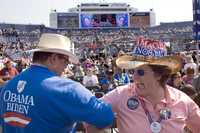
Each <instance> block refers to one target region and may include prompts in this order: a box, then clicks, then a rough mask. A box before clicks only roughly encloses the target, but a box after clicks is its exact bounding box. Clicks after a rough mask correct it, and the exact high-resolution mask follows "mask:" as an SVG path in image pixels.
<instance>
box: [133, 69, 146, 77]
mask: <svg viewBox="0 0 200 133" xmlns="http://www.w3.org/2000/svg"><path fill="white" fill-rule="evenodd" d="M131 73H132V74H134V73H137V75H139V76H144V74H145V72H144V70H143V69H136V70H134V69H133V70H131Z"/></svg>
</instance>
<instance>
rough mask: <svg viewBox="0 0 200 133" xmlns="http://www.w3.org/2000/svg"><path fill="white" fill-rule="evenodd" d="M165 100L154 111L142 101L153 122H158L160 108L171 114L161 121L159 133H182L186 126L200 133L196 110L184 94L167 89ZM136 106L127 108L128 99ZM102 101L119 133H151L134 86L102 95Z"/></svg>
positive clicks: (146, 102)
mask: <svg viewBox="0 0 200 133" xmlns="http://www.w3.org/2000/svg"><path fill="white" fill-rule="evenodd" d="M166 94H167V98H166V100H162V101H161V102H160V103H159V104H157V106H156V107H153V106H152V104H151V103H150V102H149V101H147V100H145V99H144V103H145V105H146V108H147V109H148V111H149V113H150V114H151V116H152V118H153V120H154V121H156V120H158V118H159V116H160V115H159V112H160V110H161V109H163V108H164V107H167V108H169V109H170V110H171V118H170V119H168V120H162V121H161V126H162V129H161V131H160V133H183V129H184V126H185V125H186V123H187V124H188V125H189V126H190V127H191V128H192V130H193V133H200V109H199V107H198V106H197V105H196V104H195V103H194V102H193V100H192V99H190V98H189V97H188V96H187V95H186V94H185V93H183V92H181V91H179V90H177V89H175V88H172V87H170V86H167V89H166ZM131 98H132V99H134V100H135V101H137V102H138V103H139V104H138V105H137V104H132V105H133V106H129V105H130V103H127V102H128V101H130V99H131ZM102 99H103V100H104V101H106V102H108V103H110V104H111V105H112V108H113V111H114V112H116V113H117V127H118V129H119V132H120V133H133V132H137V133H151V130H150V123H149V120H148V118H147V116H146V114H145V112H144V109H143V107H142V105H141V102H140V100H139V99H138V96H137V93H136V91H135V86H134V84H131V85H125V86H121V87H118V88H117V89H115V90H113V91H112V92H110V93H108V94H106V95H105V96H104V97H103V98H102Z"/></svg>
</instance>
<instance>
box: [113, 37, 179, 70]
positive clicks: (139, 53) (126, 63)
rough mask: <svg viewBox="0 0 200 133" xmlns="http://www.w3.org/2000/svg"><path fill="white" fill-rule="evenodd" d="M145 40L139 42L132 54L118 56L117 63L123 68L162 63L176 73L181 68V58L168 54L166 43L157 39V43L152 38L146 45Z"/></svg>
mask: <svg viewBox="0 0 200 133" xmlns="http://www.w3.org/2000/svg"><path fill="white" fill-rule="evenodd" d="M145 41H146V40H143V41H142V43H138V44H137V45H136V46H135V48H134V50H133V53H132V54H131V55H123V56H120V57H118V58H117V59H116V65H117V66H118V67H120V68H123V69H134V68H137V67H139V66H142V65H161V66H167V67H168V68H169V69H170V70H171V73H176V72H177V71H179V70H180V69H181V58H180V57H178V56H166V49H165V45H164V44H162V43H160V42H158V41H157V42H156V43H158V44H156V45H155V42H154V41H152V40H151V41H150V42H149V43H148V45H146V44H147V42H145ZM148 41H149V39H148ZM151 42H153V44H151ZM143 43H144V44H143Z"/></svg>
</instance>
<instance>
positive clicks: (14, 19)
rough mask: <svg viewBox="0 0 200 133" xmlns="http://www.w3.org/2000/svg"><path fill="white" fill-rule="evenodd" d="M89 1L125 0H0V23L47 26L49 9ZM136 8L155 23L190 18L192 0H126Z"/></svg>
mask: <svg viewBox="0 0 200 133" xmlns="http://www.w3.org/2000/svg"><path fill="white" fill-rule="evenodd" d="M85 2H87V3H89V2H92V3H94V2H107V3H112V2H123V3H124V2H125V1H124V0H0V23H2V22H4V23H19V24H45V25H46V26H49V13H50V12H51V10H53V9H56V10H57V12H66V11H67V10H68V8H71V7H76V6H77V5H78V4H80V3H85ZM126 3H128V4H130V5H131V7H135V8H137V9H138V10H139V11H149V9H151V8H153V9H154V11H155V13H156V23H157V24H159V23H160V22H179V21H192V19H193V17H192V16H193V15H192V0H126Z"/></svg>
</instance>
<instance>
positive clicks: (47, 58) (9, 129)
mask: <svg viewBox="0 0 200 133" xmlns="http://www.w3.org/2000/svg"><path fill="white" fill-rule="evenodd" d="M70 44H71V43H70V40H69V39H68V38H67V37H64V36H62V35H57V34H43V35H42V36H41V38H40V41H39V43H38V49H35V50H33V51H34V54H33V59H32V60H33V64H32V65H31V66H30V67H29V68H28V69H26V70H25V71H23V72H22V73H20V74H19V75H18V76H16V77H14V78H13V79H12V80H10V81H9V82H8V83H7V84H6V85H5V86H4V87H3V88H2V91H1V94H0V98H1V100H0V116H1V117H0V125H1V126H2V129H3V133H71V132H72V131H74V130H73V127H75V126H74V125H75V123H76V122H86V123H89V124H92V125H94V126H96V127H98V128H103V127H106V126H109V125H111V124H112V121H113V119H114V115H113V112H112V109H111V106H110V105H108V104H106V103H104V102H102V101H100V100H98V99H97V98H96V97H95V96H94V95H92V94H91V92H89V91H88V90H87V89H86V88H85V87H84V86H82V85H81V84H80V83H78V82H75V81H73V80H70V79H66V78H62V77H61V76H60V75H61V73H62V72H63V70H64V68H65V67H66V65H67V64H68V62H72V63H77V62H78V59H77V57H76V56H75V55H73V54H72V53H71V52H70Z"/></svg>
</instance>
